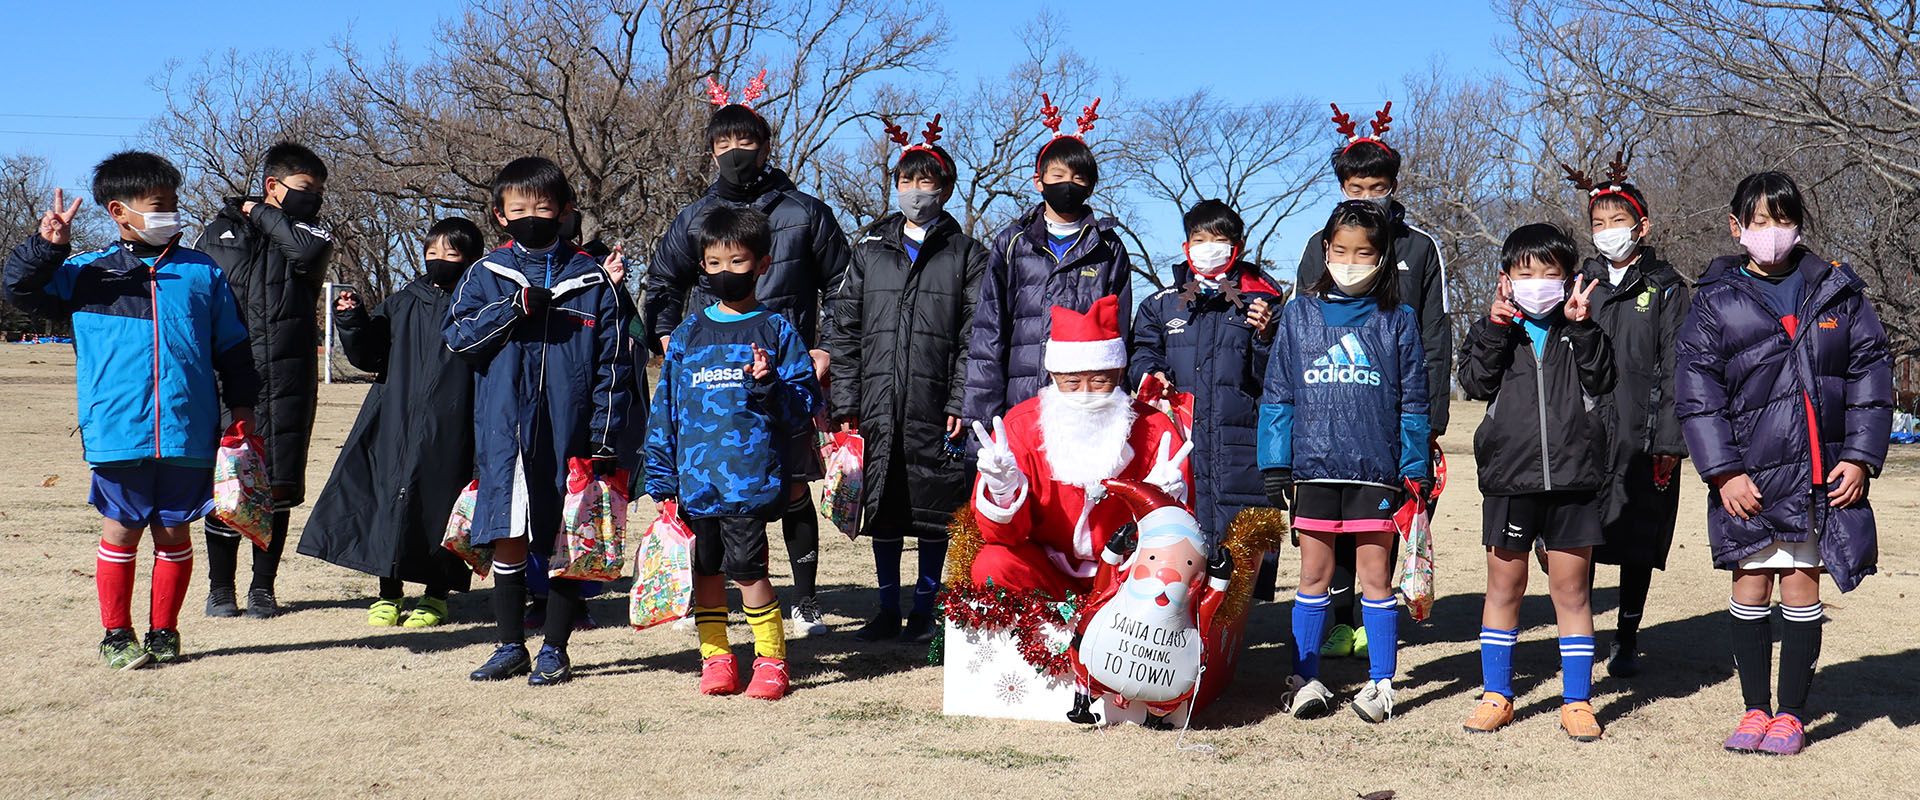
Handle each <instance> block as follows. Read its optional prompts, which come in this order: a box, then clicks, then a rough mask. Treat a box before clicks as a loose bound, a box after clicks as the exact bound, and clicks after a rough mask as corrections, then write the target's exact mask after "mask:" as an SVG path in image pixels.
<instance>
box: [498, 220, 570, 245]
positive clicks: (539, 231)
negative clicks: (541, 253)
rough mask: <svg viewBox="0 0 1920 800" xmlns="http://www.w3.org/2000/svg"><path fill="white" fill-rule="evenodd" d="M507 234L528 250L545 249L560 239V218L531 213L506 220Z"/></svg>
mask: <svg viewBox="0 0 1920 800" xmlns="http://www.w3.org/2000/svg"><path fill="white" fill-rule="evenodd" d="M507 235H508V236H511V237H513V241H514V242H515V243H517V244H519V245H520V246H521V247H524V248H527V249H528V250H545V249H547V248H549V247H552V246H553V243H554V242H557V241H560V238H559V237H560V220H558V219H555V218H553V217H536V216H532V215H528V216H524V217H521V218H519V219H510V220H507Z"/></svg>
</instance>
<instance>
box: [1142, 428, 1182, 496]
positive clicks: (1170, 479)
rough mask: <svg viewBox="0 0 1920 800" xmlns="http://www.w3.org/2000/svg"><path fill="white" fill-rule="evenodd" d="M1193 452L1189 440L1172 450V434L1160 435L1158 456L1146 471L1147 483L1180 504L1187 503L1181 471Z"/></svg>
mask: <svg viewBox="0 0 1920 800" xmlns="http://www.w3.org/2000/svg"><path fill="white" fill-rule="evenodd" d="M1192 452H1193V440H1191V439H1189V440H1187V441H1186V442H1185V443H1184V444H1181V445H1180V449H1179V450H1177V451H1176V450H1174V449H1173V434H1172V433H1163V434H1160V455H1159V456H1157V457H1155V458H1154V460H1153V469H1151V470H1148V471H1147V483H1151V484H1153V485H1155V486H1158V487H1160V490H1161V491H1163V492H1166V493H1167V495H1168V496H1170V497H1172V498H1173V499H1175V500H1178V501H1180V502H1182V503H1185V502H1187V476H1186V475H1185V473H1183V472H1182V471H1181V467H1183V466H1186V463H1187V456H1188V455H1189V454H1191V453H1192Z"/></svg>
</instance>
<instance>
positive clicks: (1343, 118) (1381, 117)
mask: <svg viewBox="0 0 1920 800" xmlns="http://www.w3.org/2000/svg"><path fill="white" fill-rule="evenodd" d="M1327 105H1329V106H1333V125H1334V128H1335V129H1336V130H1338V131H1340V135H1341V136H1345V137H1347V146H1346V147H1342V148H1340V152H1342V153H1345V152H1347V151H1348V150H1352V149H1353V148H1354V146H1356V145H1359V144H1360V143H1362V142H1366V143H1371V144H1374V145H1377V146H1379V147H1380V149H1382V150H1387V151H1392V150H1393V148H1391V147H1388V146H1387V143H1386V142H1383V141H1381V140H1380V137H1381V136H1384V135H1386V133H1387V129H1388V128H1391V127H1392V126H1393V114H1392V112H1393V101H1392V100H1388V101H1387V105H1386V107H1385V108H1382V109H1380V110H1379V111H1376V112H1374V113H1373V133H1372V134H1370V135H1367V136H1361V135H1360V131H1359V128H1360V123H1358V122H1355V121H1354V120H1353V118H1352V117H1350V116H1348V115H1347V112H1345V111H1341V110H1340V105H1339V104H1338V103H1328V104H1327Z"/></svg>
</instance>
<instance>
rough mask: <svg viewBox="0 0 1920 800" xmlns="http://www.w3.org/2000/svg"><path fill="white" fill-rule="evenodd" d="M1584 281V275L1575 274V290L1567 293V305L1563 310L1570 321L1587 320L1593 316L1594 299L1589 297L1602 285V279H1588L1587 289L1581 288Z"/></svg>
mask: <svg viewBox="0 0 1920 800" xmlns="http://www.w3.org/2000/svg"><path fill="white" fill-rule="evenodd" d="M1582 281H1583V277H1582V276H1580V275H1575V276H1573V292H1572V293H1571V294H1569V295H1567V306H1566V310H1565V311H1564V312H1563V313H1565V314H1566V316H1567V321H1568V322H1586V321H1587V320H1588V319H1591V318H1592V317H1593V301H1591V300H1589V299H1588V298H1589V297H1592V296H1593V290H1594V288H1595V287H1598V286H1599V285H1600V280H1599V279H1598V278H1595V279H1594V280H1592V281H1586V282H1585V286H1586V288H1585V289H1582V288H1580V287H1581V285H1582Z"/></svg>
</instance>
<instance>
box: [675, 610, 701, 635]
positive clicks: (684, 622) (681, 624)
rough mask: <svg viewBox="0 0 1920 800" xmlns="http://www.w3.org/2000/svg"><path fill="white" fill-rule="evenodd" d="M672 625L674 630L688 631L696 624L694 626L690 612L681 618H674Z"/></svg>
mask: <svg viewBox="0 0 1920 800" xmlns="http://www.w3.org/2000/svg"><path fill="white" fill-rule="evenodd" d="M672 627H673V629H674V630H676V631H690V630H693V629H694V628H695V627H696V626H695V625H694V624H693V615H692V614H688V615H686V616H684V617H681V618H679V619H676V620H674V621H673V626H672Z"/></svg>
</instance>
